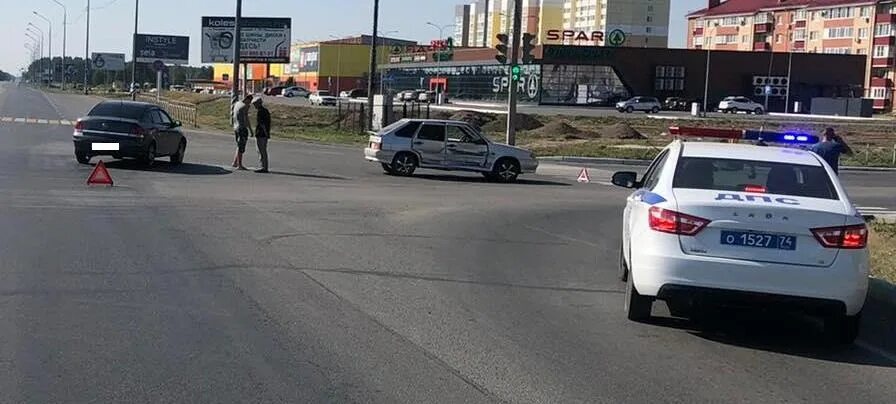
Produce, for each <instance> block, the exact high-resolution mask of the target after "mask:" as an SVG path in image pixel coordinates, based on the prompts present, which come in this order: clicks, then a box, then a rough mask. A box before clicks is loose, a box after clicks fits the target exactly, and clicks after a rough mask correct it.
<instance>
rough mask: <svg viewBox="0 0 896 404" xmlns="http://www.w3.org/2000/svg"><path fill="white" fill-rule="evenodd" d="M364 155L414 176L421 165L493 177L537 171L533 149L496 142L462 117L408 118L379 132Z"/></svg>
mask: <svg viewBox="0 0 896 404" xmlns="http://www.w3.org/2000/svg"><path fill="white" fill-rule="evenodd" d="M364 158H366V159H367V160H369V161H372V162H377V163H380V164H381V165H382V166H383V170H385V171H386V173H387V174H392V175H399V176H410V175H413V174H414V170H416V169H417V168H429V169H435V170H446V171H471V172H479V173H482V175H484V176H485V177H486V178H487V179H490V180H494V181H500V182H512V181H515V180H516V179H517V176H519V175H520V174H521V173H534V172H535V170H536V169H537V168H538V160H537V159H536V158H535V154H533V153H532V152H530V151H528V150H525V149H521V148H519V147H514V146H508V145H505V144H499V143H494V142H492V141H491V140H489V139H488V138H486V137H485V136H483V135H482V133H480V132H479V130H477V129H476V128H474V127H473V126H471V125H469V124H467V123H466V122H462V121H446V120H436V119H402V120H400V121H398V122H395V123H393V124H392V125H389V126H387V127H385V128H383V129H382V130H381V131H379V132H377V133H376V134H374V135H371V136H370V143H369V144H368V145H367V148H365V149H364Z"/></svg>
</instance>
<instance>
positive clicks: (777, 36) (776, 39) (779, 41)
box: [775, 34, 782, 43]
mask: <svg viewBox="0 0 896 404" xmlns="http://www.w3.org/2000/svg"><path fill="white" fill-rule="evenodd" d="M781 41H782V39H781V34H778V35H775V43H781Z"/></svg>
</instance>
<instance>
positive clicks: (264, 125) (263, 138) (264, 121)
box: [252, 97, 271, 173]
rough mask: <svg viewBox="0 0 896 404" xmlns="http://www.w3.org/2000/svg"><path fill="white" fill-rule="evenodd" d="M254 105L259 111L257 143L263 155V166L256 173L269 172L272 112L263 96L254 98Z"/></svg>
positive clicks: (256, 123)
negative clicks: (262, 98)
mask: <svg viewBox="0 0 896 404" xmlns="http://www.w3.org/2000/svg"><path fill="white" fill-rule="evenodd" d="M252 105H254V106H255V109H256V110H257V111H258V114H257V115H256V118H255V144H257V145H258V154H259V155H260V156H261V168H260V169H258V170H255V172H256V173H266V172H268V139H270V138H271V112H270V111H268V109H267V108H265V107H264V105H263V104H262V102H261V97H257V98H255V99H254V100H252Z"/></svg>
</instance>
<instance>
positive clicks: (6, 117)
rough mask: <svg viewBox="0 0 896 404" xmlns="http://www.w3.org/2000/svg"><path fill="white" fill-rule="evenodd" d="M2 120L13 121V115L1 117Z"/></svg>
mask: <svg viewBox="0 0 896 404" xmlns="http://www.w3.org/2000/svg"><path fill="white" fill-rule="evenodd" d="M0 121H3V122H12V117H9V116H4V117H3V118H0Z"/></svg>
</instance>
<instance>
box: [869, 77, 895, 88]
mask: <svg viewBox="0 0 896 404" xmlns="http://www.w3.org/2000/svg"><path fill="white" fill-rule="evenodd" d="M871 87H884V88H893V80H891V79H888V78H886V77H872V78H871Z"/></svg>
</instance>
